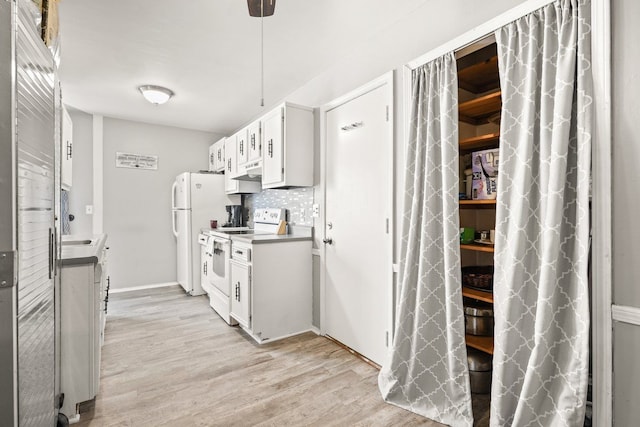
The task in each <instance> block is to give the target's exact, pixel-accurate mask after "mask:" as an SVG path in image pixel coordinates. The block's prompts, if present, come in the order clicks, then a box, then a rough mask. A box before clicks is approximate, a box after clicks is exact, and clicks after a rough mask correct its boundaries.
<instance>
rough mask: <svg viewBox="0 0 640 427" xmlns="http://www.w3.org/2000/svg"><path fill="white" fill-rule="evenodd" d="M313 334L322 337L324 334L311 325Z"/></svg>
mask: <svg viewBox="0 0 640 427" xmlns="http://www.w3.org/2000/svg"><path fill="white" fill-rule="evenodd" d="M310 331H311V332H313V333H314V334H316V335H319V336H322V334H321V333H320V329H318V328H316V327H315V326H313V325H311V329H310Z"/></svg>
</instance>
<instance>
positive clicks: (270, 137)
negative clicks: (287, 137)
mask: <svg viewBox="0 0 640 427" xmlns="http://www.w3.org/2000/svg"><path fill="white" fill-rule="evenodd" d="M283 125H284V121H283V109H282V108H278V109H276V110H274V111H273V112H272V113H271V114H269V115H268V116H266V117H265V118H264V119H263V130H264V150H263V153H262V185H263V186H268V185H271V184H278V183H280V182H282V181H283V180H284V159H283V154H284V150H283V142H284V139H283V134H282V133H283Z"/></svg>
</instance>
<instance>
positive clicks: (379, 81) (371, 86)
mask: <svg viewBox="0 0 640 427" xmlns="http://www.w3.org/2000/svg"><path fill="white" fill-rule="evenodd" d="M385 85H386V87H387V91H388V93H387V96H388V99H389V122H390V126H389V130H388V134H387V135H386V136H387V140H388V141H389V146H388V147H387V156H388V157H389V164H390V168H389V170H388V171H387V178H388V187H387V189H386V191H387V195H388V197H389V206H387V208H388V212H389V233H388V239H387V248H386V250H387V251H388V253H389V261H390V263H389V265H388V266H387V276H386V277H387V294H388V296H389V307H387V314H388V315H387V331H388V334H389V337H388V338H387V347H388V346H389V345H390V339H391V334H392V333H393V319H394V315H395V310H394V305H393V263H394V252H393V245H394V242H395V236H396V235H395V226H394V225H395V214H394V213H395V212H394V206H395V199H394V195H395V192H394V182H395V181H394V177H395V157H394V146H395V140H394V130H395V121H394V114H393V112H394V72H393V71H389V72H387V73H385V74H383V75H382V76H380V77H378V78H376V79H374V80H372V81H370V82H369V83H366V84H364V85H362V86H360V87H358V88H357V89H355V90H352V91H350V92H348V93H346V94H345V95H342V96H340V97H338V98H336V99H334V100H333V101H331V102H329V103H327V104H325V105H323V106H322V107H320V195H321V197H322V200H321V201H320V205H321V206H322V209H321V210H320V212H319V218H318V219H319V221H318V223H319V224H321V225H322V231H321V232H318V235H319V236H320V237H319V238H318V246H319V248H320V249H319V250H318V253H319V254H320V334H321V335H326V278H327V267H326V263H325V261H326V246H325V245H324V244H323V243H322V239H323V238H326V228H327V222H326V221H327V220H326V214H325V213H326V207H327V206H326V201H327V192H326V188H327V186H326V179H327V129H326V126H327V114H328V113H329V112H330V111H331V110H333V109H335V108H338V107H340V106H342V105H344V104H346V103H348V102H349V101H352V100H354V99H356V98H358V97H360V96H362V95H365V94H367V93H369V92H371V91H373V90H375V89H378V88H380V87H383V86H385Z"/></svg>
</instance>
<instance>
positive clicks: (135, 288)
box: [109, 282, 178, 294]
mask: <svg viewBox="0 0 640 427" xmlns="http://www.w3.org/2000/svg"><path fill="white" fill-rule="evenodd" d="M168 286H178V282H167V283H152V284H149V285H142V286H132V287H130V288H118V289H109V293H110V294H120V293H123V292H133V291H142V290H145V289H155V288H166V287H168Z"/></svg>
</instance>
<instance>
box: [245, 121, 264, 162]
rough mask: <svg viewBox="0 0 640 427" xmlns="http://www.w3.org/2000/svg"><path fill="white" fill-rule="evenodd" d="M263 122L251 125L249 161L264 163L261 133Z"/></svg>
mask: <svg viewBox="0 0 640 427" xmlns="http://www.w3.org/2000/svg"><path fill="white" fill-rule="evenodd" d="M260 130H261V122H260V120H257V121H255V122H253V123H251V124H250V125H249V137H248V138H249V146H248V148H249V151H248V153H247V161H248V162H251V163H253V162H255V161H262V139H261V137H262V135H261V133H260Z"/></svg>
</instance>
